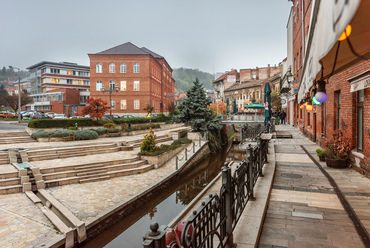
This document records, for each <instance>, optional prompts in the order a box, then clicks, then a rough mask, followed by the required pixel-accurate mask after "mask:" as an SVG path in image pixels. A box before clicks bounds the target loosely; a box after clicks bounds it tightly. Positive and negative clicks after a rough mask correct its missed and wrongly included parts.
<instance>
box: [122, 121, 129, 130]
mask: <svg viewBox="0 0 370 248" xmlns="http://www.w3.org/2000/svg"><path fill="white" fill-rule="evenodd" d="M127 126H128V124H127V123H121V130H122V131H126V130H127Z"/></svg>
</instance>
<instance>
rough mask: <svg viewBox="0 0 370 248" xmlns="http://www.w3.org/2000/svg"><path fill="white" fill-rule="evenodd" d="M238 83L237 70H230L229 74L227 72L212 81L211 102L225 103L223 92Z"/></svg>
mask: <svg viewBox="0 0 370 248" xmlns="http://www.w3.org/2000/svg"><path fill="white" fill-rule="evenodd" d="M237 82H240V80H239V73H238V71H237V70H232V71H230V72H227V73H225V74H223V75H221V76H220V77H218V78H216V79H215V80H214V81H213V90H214V91H213V93H214V97H213V99H212V100H213V102H216V101H220V102H224V101H226V98H225V93H224V91H225V90H226V89H227V88H229V87H230V86H231V85H233V84H235V83H237Z"/></svg>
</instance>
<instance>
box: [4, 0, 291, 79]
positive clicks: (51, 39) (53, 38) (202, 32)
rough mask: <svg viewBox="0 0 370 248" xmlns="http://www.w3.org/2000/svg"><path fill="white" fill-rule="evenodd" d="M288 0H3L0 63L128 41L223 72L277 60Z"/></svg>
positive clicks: (58, 58)
mask: <svg viewBox="0 0 370 248" xmlns="http://www.w3.org/2000/svg"><path fill="white" fill-rule="evenodd" d="M290 7H291V2H290V1H288V0H222V1H221V0H182V1H179V0H117V1H113V0H106V1H102V0H99V1H97V0H63V1H57V0H50V1H47V0H0V17H1V18H0V20H1V21H0V23H1V26H0V27H1V28H0V66H1V68H2V66H6V67H7V66H8V65H12V66H15V67H19V68H21V69H23V70H25V69H26V67H28V66H31V65H34V64H36V63H38V62H41V61H53V62H62V61H67V62H75V63H78V64H81V65H89V64H90V62H89V57H88V55H87V54H88V53H97V52H101V51H103V50H106V49H108V48H111V47H114V46H117V45H120V44H123V43H126V42H128V41H130V42H132V43H134V44H135V45H137V46H139V47H143V46H144V47H147V48H148V49H150V50H152V51H154V52H156V53H158V54H160V55H162V56H164V57H165V58H166V60H167V61H168V63H169V64H170V66H171V67H172V68H179V67H185V68H198V69H199V70H202V71H206V72H210V73H213V72H222V71H226V70H230V69H231V68H236V69H241V68H253V67H256V66H258V67H264V66H267V64H271V65H274V64H278V63H279V62H281V61H282V60H283V59H284V58H285V57H286V56H287V55H286V24H287V20H288V15H289V11H290Z"/></svg>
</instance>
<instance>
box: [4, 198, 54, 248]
mask: <svg viewBox="0 0 370 248" xmlns="http://www.w3.org/2000/svg"><path fill="white" fill-rule="evenodd" d="M58 235H60V234H57V231H56V230H55V229H54V226H53V224H52V223H51V222H50V221H49V220H48V219H47V218H46V217H45V216H44V214H43V213H42V212H41V210H40V209H39V208H38V207H37V206H36V205H34V204H33V203H32V202H31V201H30V200H29V199H28V198H27V196H26V195H25V194H23V193H18V194H10V195H0V247H2V248H3V247H38V246H39V245H40V244H41V242H42V241H44V240H48V239H50V238H53V237H56V236H58Z"/></svg>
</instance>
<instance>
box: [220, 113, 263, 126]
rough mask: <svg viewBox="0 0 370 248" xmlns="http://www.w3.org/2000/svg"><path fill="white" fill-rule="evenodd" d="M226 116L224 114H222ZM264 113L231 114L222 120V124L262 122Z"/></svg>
mask: <svg viewBox="0 0 370 248" xmlns="http://www.w3.org/2000/svg"><path fill="white" fill-rule="evenodd" d="M224 117H226V116H224ZM264 121H265V116H264V114H258V115H257V114H256V115H231V116H227V118H225V119H224V120H223V121H222V124H264Z"/></svg>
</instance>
